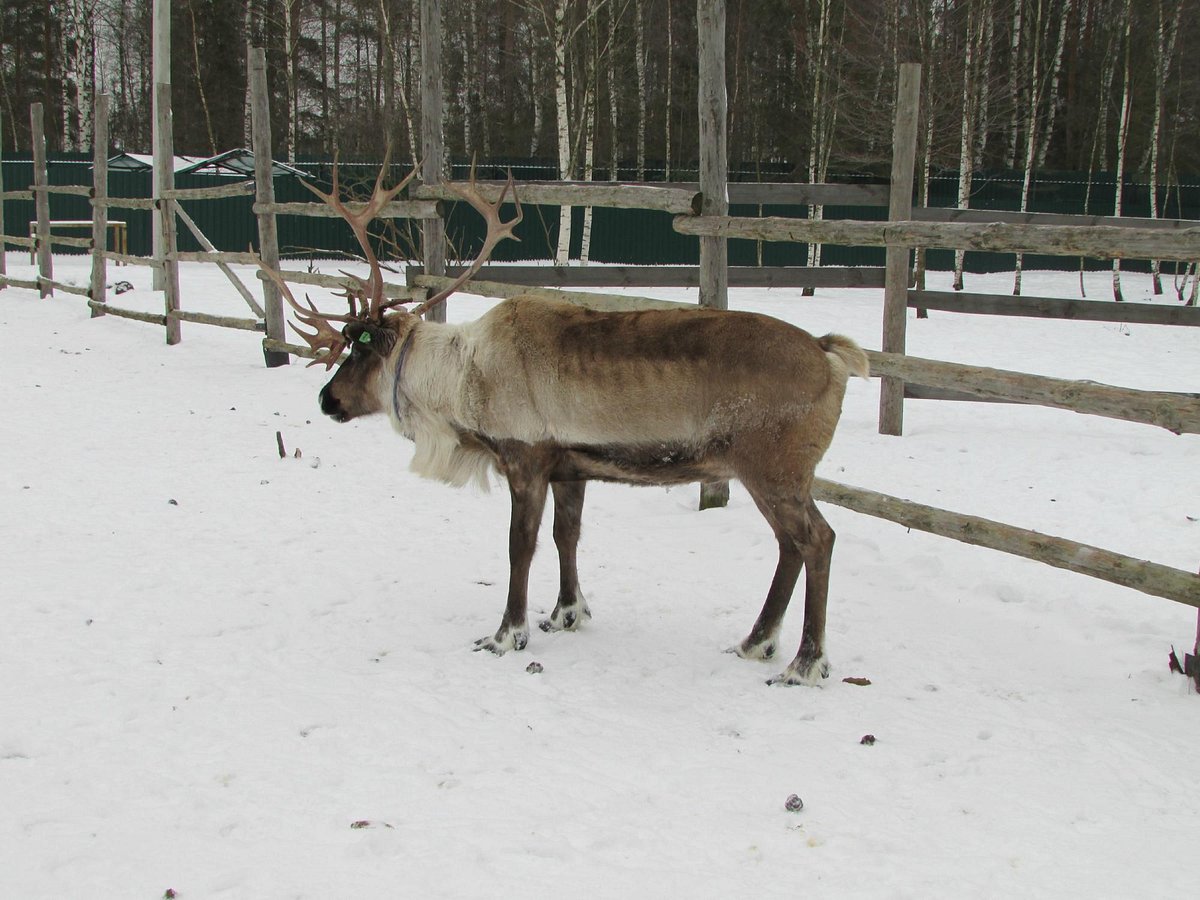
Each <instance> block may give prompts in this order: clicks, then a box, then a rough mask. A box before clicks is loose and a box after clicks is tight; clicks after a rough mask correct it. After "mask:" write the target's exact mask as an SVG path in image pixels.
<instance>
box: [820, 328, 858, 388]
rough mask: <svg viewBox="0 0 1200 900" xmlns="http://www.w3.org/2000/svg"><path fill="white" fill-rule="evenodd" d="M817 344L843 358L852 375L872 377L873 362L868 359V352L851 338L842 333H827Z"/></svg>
mask: <svg viewBox="0 0 1200 900" xmlns="http://www.w3.org/2000/svg"><path fill="white" fill-rule="evenodd" d="M817 344H818V345H820V347H821V349H822V350H824V351H825V352H826V353H828V354H829V355H830V356H834V357H837V358H838V359H839V360H841V361H842V363H843V364H844V365H845V366H846V368H847V369H848V370H849V371H850V374H851V375H857V376H858V377H859V378H870V377H871V363H870V362H869V361H868V360H867V354H866V353H864V352H863V349H862V347H860V346H858V344H856V343H854V341H852V340H850V338H848V337H846V336H845V335H841V334H827V335H825V337H823V338H818V339H817Z"/></svg>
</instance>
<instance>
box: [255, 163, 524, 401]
mask: <svg viewBox="0 0 1200 900" xmlns="http://www.w3.org/2000/svg"><path fill="white" fill-rule="evenodd" d="M387 169H388V159H387V158H385V159H384V163H383V167H382V168H381V169H380V172H379V176H378V177H377V178H376V179H375V188H374V190H373V191H372V193H371V197H370V199H369V200H367V201H366V202H365V203H363V204H351V205H352V206H354V209H351V208H350V205H347V204H346V203H343V202H342V200H341V199H340V198H339V196H338V195H339V186H338V172H337V164H336V162H335V163H334V168H333V189H332V190H331V191H330V192H329V193H328V194H326V193H324V192H322V191H320V190H318V189H317V188H315V187H313V186H312V185H311V184H308V183H307V182H305V186H306V187H307V188H308V189H309V190H310V191H312V192H313V193H314V194H316V195H317V196H318V197H320V198H321V199H322V200H323V201H324V202H325V203H326V204H328V205H329V206H330V207H331V208H332V209H334V210H335V211H336V212H337V213H338V214H339V215H340V216H341V217H342V218H343V219H345V220H346V222H347V223H349V225H350V228H351V230H352V231H353V232H354V236H355V237H356V238H357V239H358V243H359V246H361V247H362V251H363V258H364V259H365V260H366V261H367V264H368V266H369V267H370V275H369V277H368V278H367V280H366V281H363V280H362V279H361V278H358V277H357V276H354V275H351V274H350V273H348V272H343V273H342V274H344V275H346V276H347V277H348V278H349V279H350V280H351V286H348V287H347V288H346V292H345V297H346V298H347V300H348V301H349V304H350V311H349V313H348V314H346V315H327V314H325V313H322V312H320V311H319V310H318V309H317V308H316V306H314V305H313V303H312V301H310V300H309V299H308V298H307V297H305V301H306V302H307V304H308V306H307V308H305V307H303V306H301V305H300V304H299V303H297V302H296V298H295V297H294V296H293V295H292V292H291V290H290V289H289V288H288V286H287V283H286V282H285V281H284V280H283V278H282V277H280V275H279V273H278V272H275V271H274V270H272V269H270V268H268V267H266V266H263V267H262V268H263V271H264V272H266V274H267V277H269V278H270V279H271V280H272V281H274V282H275V284H276V285H277V286H278V287H279V289H280V292H281V293H282V294H283V297H284V299H286V300H287V302H288V304H289V305H290V306H291V307H292V309H293V310H294V311H295V316H296V319H297V320H298V321H299V322H300V323H301V324H304V325H307V326H309V327H310V328H313V329H314V331H311V332H309V331H303V330H301V329H300V328H298V327H297V326H296V325H295V324H294V323H293V324H292V328H293V330H295V332H296V333H297V334H299V335H300V336H301V337H302V338H304V340H305V341H306V342H307V343H308V345H309V346H310V347H312V349H313V350H314V351H316V352H317V353H321V351H324V353H323V354H321V355H319V356H317V357H316V358H315V359H314V360H313V361H312V362H310V363H309V365H310V366H312V365H316V364H317V363H324V364H325V368H326V369H332V368H333V367H334V366H335V365H337V366H338V368H337V371H336V372H334V374H333V377H332V378H331V379H330V380H329V382H328V383H327V384H326V385H325V386H324V387H323V388H322V389H321V393H320V401H321V411H322V412H324V413H325V414H326V415H327V416H330V417H331V418H333V419H335V420H336V421H338V422H348V421H350V420H351V419H355V418H358V417H359V416H365V415H370V414H372V413H378V412H384V411H385V407H384V406H383V404H382V401H381V399H380V398H382V397H385V396H388V393H387V392H386V391H385V390H382V389H381V388H382V385H381V379H386V380H387V381H388V383H389V384H390V381H391V379H392V378H394V377H395V374H396V368H397V366H399V365H401V364H402V363H403V352H404V351H403V348H404V346H405V345H406V344H407V343H408V341H409V340H410V339H411V337H412V333H413V329H414V328H416V326H417V323H418V322H419V317H420V315H421V313H423V312H425V311H426V310H428V309H431V308H433V307H434V306H437V305H438V304H439V303H441V302H442V301H444V300H445V299H446V298H447V297H449V296H450V295H451V294H453V293H454V292H455V291H457V290H458V289H459V288H460V287H462V286H463V285H464V284H466V283H467V282H468V281H469V280H470V279H471V278H472V277H473V276H474V275H475V273H476V272H478V271H479V269H480V267H481V266H482V265H483V264H484V263H485V262H487V260H488V258H489V257H490V256H491V254H492V250H493V249H495V246H496V245H497V244H498V243H500V241H502V240H504V239H505V238H511V239H512V240H519V239H518V238H517V237H516V236H515V235H514V234H513V233H512V231H513V228H515V227H516V225H517V224H518V223H519V222H520V221H521V219H522V218H523V216H524V213H523V211H522V209H521V202H520V200H518V199H517V196H516V188H515V187H514V186H513V179H512V174H511V173H509V176H508V184H506V185H505V187H504V189H503V190H502V191H501V192H500V197H499V199H498V200H497V201H496V202H495V203H494V204H491V203H488V202H487V201H486V200H485V199H484V198H483V197H482V196H481V194H480V193H479V189H478V187H477V185H476V183H475V165H474V163H472V165H471V179H470V182H469V183H468V184H467V185H466V186H465V187H463V186H459V185H454V184H447V187H448V188H449V189H450V190H451V191H452V192H453V193H455V194H456V195H458V196H459V197H461V198H462V199H464V200H466V201H467V202H468V203H470V204H471V206H472V207H474V209H475V210H477V211H478V212H479V213H480V214H481V215H482V216H483V217H484V220H485V221H486V222H487V236H486V238H485V239H484V243H483V249H481V250H480V252H479V255H478V256H477V257H476V258H475V261H474V262H472V263H471V265H470V266H469V267H468V268H467V269H466V270H464V271H463V272H462V274H460V275H459V276H458V277H457V278H456V279H455V280H454V281H453V282H452V283H451V284H450V286H449V287H447V288H446V289H445V290H442V291H439V292H438V293H436V294H434V295H433V296H432V297H430V298H429V299H427V300H425V301H424V302H422V303H420V304H419V305H418V306H417V307H415V308H414V309H412V310H411V311H409V310H404V309H398V308H397V307H399V306H401V305H403V304H405V303H412V302H415V301H413V300H412V299H410V298H408V297H401V298H394V299H390V300H389V299H385V297H384V281H383V273H382V272H381V271H380V267H379V260H378V259H377V258H376V256H375V252H374V251H373V250H372V249H371V242H370V239H369V236H368V234H367V226H368V225H369V224H370V222H371V221H372V220H373V219H374V218H376V217H377V216H379V215H380V214H381V213H382V211H383V209H384V207H385V206H387V204H388V203H390V202H391V201H392V200H393V199H394V198H395V197H396V196H397V195H398V194H399V193H400V191H402V190H403V189H404V188H405V186H406V185H407V184H408V183H409V181H411V180H412V178H413V176H414V175H415V174H416V172H417V170H416V169H413V171H412V172H410V173H409V174H408V175H407V176H406V177H405V178H404V180H403V181H401V182H400V183H399V184H397V185H396V186H395V187H391V188H387V189H385V188H384V187H383V176H384V173H385V172H386V171H387ZM510 190H511V191H512V193H513V200H514V202H516V205H517V215H516V217H515V218H513V219H512V220H511V221H508V222H501V221H500V205H501V204H502V203H503V202H504V200H505V198H506V197H507V195H508V192H509V191H510ZM333 323H339V324H340V325H341V328H337V327H335V325H334V324H333ZM347 347H349V348H350V354H349V356H347V357H345V358H344V359H343V358H342V353H343V351H344V350H345V349H346V348H347ZM339 361H340V363H339Z"/></svg>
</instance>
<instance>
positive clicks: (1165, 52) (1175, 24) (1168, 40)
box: [1150, 0, 1183, 295]
mask: <svg viewBox="0 0 1200 900" xmlns="http://www.w3.org/2000/svg"><path fill="white" fill-rule="evenodd" d="M1154 7H1155V13H1156V16H1155V25H1156V28H1155V34H1154V124H1153V126H1152V127H1151V134H1150V218H1152V219H1157V218H1158V212H1159V210H1158V163H1159V155H1160V149H1161V142H1162V118H1163V105H1164V99H1163V94H1164V92H1165V90H1166V86H1167V84H1166V83H1167V75H1168V73H1169V71H1170V69H1171V63H1172V62H1173V57H1174V50H1175V36H1176V35H1177V34H1178V33H1179V21H1180V17H1181V16H1182V13H1183V2H1182V0H1181V2H1180V3H1179V4H1178V5H1177V6H1176V7H1175V14H1174V16H1173V17H1172V21H1170V22H1169V23H1168V21H1167V18H1166V16H1164V15H1163V0H1155V3H1154ZM1168 35H1169V37H1168ZM1161 268H1162V267H1161V264H1160V262H1159V260H1157V259H1155V260H1151V261H1150V274H1151V280H1152V282H1153V289H1154V293H1155V295H1158V294H1161V293H1162V272H1161Z"/></svg>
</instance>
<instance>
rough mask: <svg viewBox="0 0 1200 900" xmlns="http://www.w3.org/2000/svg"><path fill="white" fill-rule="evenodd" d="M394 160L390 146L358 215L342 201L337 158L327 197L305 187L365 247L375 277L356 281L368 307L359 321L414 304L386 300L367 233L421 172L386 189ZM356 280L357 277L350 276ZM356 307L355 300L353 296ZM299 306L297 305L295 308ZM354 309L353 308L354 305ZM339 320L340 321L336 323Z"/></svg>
mask: <svg viewBox="0 0 1200 900" xmlns="http://www.w3.org/2000/svg"><path fill="white" fill-rule="evenodd" d="M391 159H392V148H391V146H390V145H389V146H388V149H387V153H386V154H385V155H384V157H383V165H382V166H381V167H380V169H379V174H378V175H377V176H376V178H375V188H374V190H373V191H372V192H371V196H370V198H368V200H367V201H366V202H365V203H363V204H362V208H361V209H360V210H358V212H352V211H351V210H350V208H349V207H348V206H347V205H346V204H345V203H344V202H343V201H342V199H341V197H340V196H339V194H340V188H339V184H338V167H337V158H336V157H335V158H334V161H333V189H332V190H331V191H330V192H329V193H328V194H326V193H325V192H324V191H322V190H320V189H318V188H316V187H314V186H313V185H311V184H309V183H308V182H307V181H305V182H303V184H304V186H305V187H306V188H308V189H309V190H310V191H312V192H313V193H314V194H316V195H317V196H318V197H320V198H321V200H323V201H324V202H325V203H326V204H327V205H328V206H329V207H330V208H331V209H333V210H334V211H335V212H337V213H338V214H339V215H340V216H341V217H342V218H343V219H345V220H346V222H347V224H348V225H349V226H350V230H351V231H353V232H354V236H355V238H357V239H358V244H359V246H360V247H362V251H363V258H364V259H366V261H367V265H369V266H370V267H371V275H370V277H369V278H368V280H367V281H366V282H364V281H363V280H362V279H361V278H355V279H354V280H355V281H357V282H358V284H359V289H358V291H356V292H353V293H355V294H357V296H358V299H359V301H360V302H361V303H363V304H364V308H363V311H362V313H361V315H359V316H358V318H366V317H369V318H371V319H373V320H374V321H376V322H378V321H380V319H381V318H382V317H383V312H384V310H387V309H390V308H391V307H393V306H398V305H399V304H401V303H409V302H411V301H410V300H408V299H407V298H400V299H396V300H385V299H384V296H383V273H382V272H381V271H380V269H379V260H378V259H376V257H375V251H374V250H372V249H371V240H370V235H368V234H367V226H368V225H370V224H371V221H372V220H373V219H375V218H376V217H377V216H378V215H379V214H380V213H381V212H382V211H383V208H384V207H385V206H387V205H388V204H389V203H391V202H392V200H394V199H395V198H396V195H397V194H399V193H400V192H401V191H402V190H404V188H405V187H407V186H408V183H409V182H410V181H412V180H413V177H414V176H415V175H416V174H417V169H416V168H414V169H413V170H412V171H411V172H409V173H408V174H407V175H406V176H405V177H404V179H403V180H402V181H401V182H400V183H399V184H397V185H395V186H394V187H390V188H387V189H384V187H383V177H384V175H386V174H387V171H388V168H389V165H390V163H391ZM350 277H352V278H353V277H354V276H350ZM346 293H347V296H348V297H350V296H351V293H352V292H351V290H350V289H349V288H347V292H346ZM351 302H352V304H353V297H351ZM294 305H295V304H293V306H294ZM351 308H353V305H352V306H351ZM335 321H336V320H335Z"/></svg>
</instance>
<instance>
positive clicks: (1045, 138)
mask: <svg viewBox="0 0 1200 900" xmlns="http://www.w3.org/2000/svg"><path fill="white" fill-rule="evenodd" d="M1074 2H1075V0H1062V9H1061V11H1060V13H1059V15H1060V16H1061V18H1060V19H1059V21H1058V43H1057V44H1056V45H1055V49H1054V62H1053V69H1052V72H1051V75H1050V93H1049V96H1048V97H1047V104H1046V123H1045V125H1044V126H1043V127H1042V140H1041V143H1040V146H1039V147H1038V156H1037V165H1038V168H1039V169H1040V168H1043V167H1044V166H1045V165H1046V151H1047V150H1048V149H1049V147H1050V139H1051V138H1052V137H1053V136H1054V118H1055V114H1056V113H1057V112H1058V85H1059V80H1060V77H1061V75H1062V62H1063V51H1064V49H1065V48H1066V46H1067V22H1068V21H1069V20H1070V18H1071V12H1072V6H1073V5H1074Z"/></svg>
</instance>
